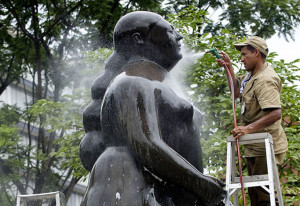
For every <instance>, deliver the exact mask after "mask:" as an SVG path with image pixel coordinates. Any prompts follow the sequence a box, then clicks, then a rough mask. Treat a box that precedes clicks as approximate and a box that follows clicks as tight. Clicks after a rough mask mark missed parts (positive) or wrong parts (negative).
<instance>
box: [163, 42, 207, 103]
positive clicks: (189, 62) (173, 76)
mask: <svg viewBox="0 0 300 206" xmlns="http://www.w3.org/2000/svg"><path fill="white" fill-rule="evenodd" d="M181 52H182V56H183V57H182V59H181V60H180V61H179V62H178V63H177V65H176V66H175V67H174V68H173V69H172V70H171V71H170V72H169V76H168V78H167V80H166V82H165V83H166V84H167V85H169V86H170V88H172V90H173V91H174V92H175V93H176V94H177V95H178V96H179V97H181V98H184V99H188V90H189V88H190V87H189V86H187V84H186V82H185V79H186V72H187V71H188V70H189V69H191V68H192V66H193V64H195V63H196V61H197V60H198V59H200V58H202V57H203V55H204V54H205V52H197V53H196V52H194V51H191V50H188V49H187V48H186V47H183V48H182V50H181Z"/></svg>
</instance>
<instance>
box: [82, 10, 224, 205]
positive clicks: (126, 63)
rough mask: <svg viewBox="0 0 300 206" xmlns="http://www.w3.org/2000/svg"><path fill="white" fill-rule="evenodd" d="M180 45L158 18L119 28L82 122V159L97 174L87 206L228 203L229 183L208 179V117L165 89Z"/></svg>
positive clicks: (129, 19) (146, 16)
mask: <svg viewBox="0 0 300 206" xmlns="http://www.w3.org/2000/svg"><path fill="white" fill-rule="evenodd" d="M181 39H182V37H181V36H180V34H178V33H177V32H176V31H175V29H174V28H173V26H172V25H170V23H168V22H167V21H165V20H164V19H163V18H162V17H161V16H160V15H157V14H155V13H151V12H143V11H140V12H133V13H130V14H127V15H125V16H124V17H122V18H121V19H120V20H119V22H118V23H117V25H116V27H115V31H114V45H115V50H114V53H113V54H112V56H111V57H110V58H109V60H108V62H107V65H106V70H105V72H104V73H103V74H102V75H101V76H99V77H98V78H97V80H96V81H95V83H94V85H93V87H92V99H93V100H92V102H91V104H90V105H89V106H88V107H87V108H86V110H85V112H84V115H83V122H84V127H85V131H86V136H85V137H84V138H83V140H82V142H81V144H80V157H81V161H82V164H83V165H84V166H85V167H86V168H87V169H88V170H90V171H91V174H90V182H89V185H88V189H87V192H86V194H85V197H84V199H83V201H82V204H81V205H82V206H100V205H101V206H102V205H108V206H110V205H124V206H127V205H129V206H146V205H149V206H154V205H167V206H169V205H170V206H171V205H176V206H184V205H187V206H188V205H191V206H194V205H218V204H222V201H223V199H224V198H225V195H226V192H225V191H224V190H223V188H222V186H223V185H222V183H221V182H219V181H218V180H217V179H215V178H212V177H209V176H205V175H203V174H202V173H201V172H203V168H202V158H201V145H200V142H199V134H198V132H197V129H196V125H195V121H196V119H197V120H198V122H199V119H201V118H202V117H201V114H200V113H199V110H197V109H196V108H195V107H194V106H193V105H192V104H191V103H190V102H188V101H187V100H185V99H182V98H180V97H178V96H177V95H176V94H175V93H174V91H173V90H172V88H170V87H169V86H167V85H166V84H165V83H164V80H165V78H166V76H167V73H168V72H169V71H170V70H171V69H172V68H173V67H174V66H175V65H176V63H177V62H178V61H179V60H180V59H181V58H182V54H181V53H180V40H181ZM221 185H222V186H221Z"/></svg>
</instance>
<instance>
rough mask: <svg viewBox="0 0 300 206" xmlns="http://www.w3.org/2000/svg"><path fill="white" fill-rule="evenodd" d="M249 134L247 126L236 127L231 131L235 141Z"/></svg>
mask: <svg viewBox="0 0 300 206" xmlns="http://www.w3.org/2000/svg"><path fill="white" fill-rule="evenodd" d="M250 132H251V130H250V128H249V126H237V127H236V128H234V129H233V130H232V131H231V134H232V135H233V136H234V138H235V139H238V138H239V137H240V136H242V135H245V134H249V133H250Z"/></svg>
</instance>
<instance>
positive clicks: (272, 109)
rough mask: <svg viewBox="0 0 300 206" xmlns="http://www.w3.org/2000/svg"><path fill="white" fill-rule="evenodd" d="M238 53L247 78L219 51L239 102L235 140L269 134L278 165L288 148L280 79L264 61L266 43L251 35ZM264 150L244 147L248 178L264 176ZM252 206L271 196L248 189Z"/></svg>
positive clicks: (261, 146) (256, 146)
mask: <svg viewBox="0 0 300 206" xmlns="http://www.w3.org/2000/svg"><path fill="white" fill-rule="evenodd" d="M235 47H236V49H237V50H239V51H241V54H242V57H241V61H242V62H243V63H244V66H245V68H246V71H247V73H246V75H244V76H242V77H239V78H237V77H236V76H235V74H234V72H233V68H232V64H231V62H230V59H229V57H228V55H227V54H226V53H225V52H221V57H222V58H223V59H222V60H219V59H217V62H218V63H219V64H220V65H222V66H224V65H227V66H228V68H229V70H230V73H231V75H232V77H233V82H234V90H235V98H238V97H240V100H241V120H242V122H241V126H238V127H236V128H234V129H233V130H232V132H231V133H232V134H233V136H234V137H235V138H239V137H240V136H242V135H245V134H249V133H259V132H268V133H270V134H271V135H272V137H273V142H274V152H275V157H276V162H277V164H281V163H282V162H283V160H284V157H285V152H286V151H287V148H288V143H287V138H286V136H285V133H284V131H283V128H282V127H281V102H280V92H281V80H280V78H279V77H278V75H277V74H276V72H275V71H274V69H273V68H272V66H271V65H270V64H269V63H267V62H266V57H267V55H268V47H267V44H266V42H265V41H264V40H263V39H262V38H260V37H258V36H253V37H250V38H248V39H247V40H246V41H245V42H242V43H239V44H235ZM265 155H266V151H265V147H264V143H257V144H251V145H245V157H246V164H247V168H248V174H249V175H259V174H266V173H267V163H266V157H265ZM248 191H249V195H250V200H251V205H255V206H258V205H264V206H265V205H269V204H270V197H269V195H268V193H267V192H265V191H264V190H263V189H262V188H261V187H254V188H248Z"/></svg>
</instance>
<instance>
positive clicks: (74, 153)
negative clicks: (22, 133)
mask: <svg viewBox="0 0 300 206" xmlns="http://www.w3.org/2000/svg"><path fill="white" fill-rule="evenodd" d="M63 98H64V101H59V102H54V101H48V100H45V99H42V100H39V101H37V102H36V103H35V104H34V105H32V106H31V107H30V108H29V109H28V110H27V117H29V118H30V121H31V123H32V125H34V124H37V125H38V124H40V122H42V125H41V128H43V129H45V130H46V134H51V133H55V140H54V141H53V144H54V145H55V146H54V147H53V148H55V149H53V150H52V151H51V152H50V153H49V155H50V156H45V155H43V153H40V154H39V155H38V158H39V159H40V160H45V159H44V158H46V159H47V158H50V157H54V158H55V161H56V162H57V163H56V165H55V166H54V165H53V166H54V167H56V168H57V169H59V171H71V172H72V175H74V176H75V177H77V178H81V177H83V176H86V175H87V170H85V169H84V167H83V166H82V164H81V162H80V159H79V153H78V151H79V143H80V141H81V139H82V137H83V136H84V129H83V124H82V111H83V109H84V107H85V106H87V102H88V100H89V98H88V97H87V92H86V91H85V90H80V89H78V90H76V91H74V93H73V94H72V95H64V96H63ZM41 119H43V120H44V121H41ZM33 120H34V121H33Z"/></svg>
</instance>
